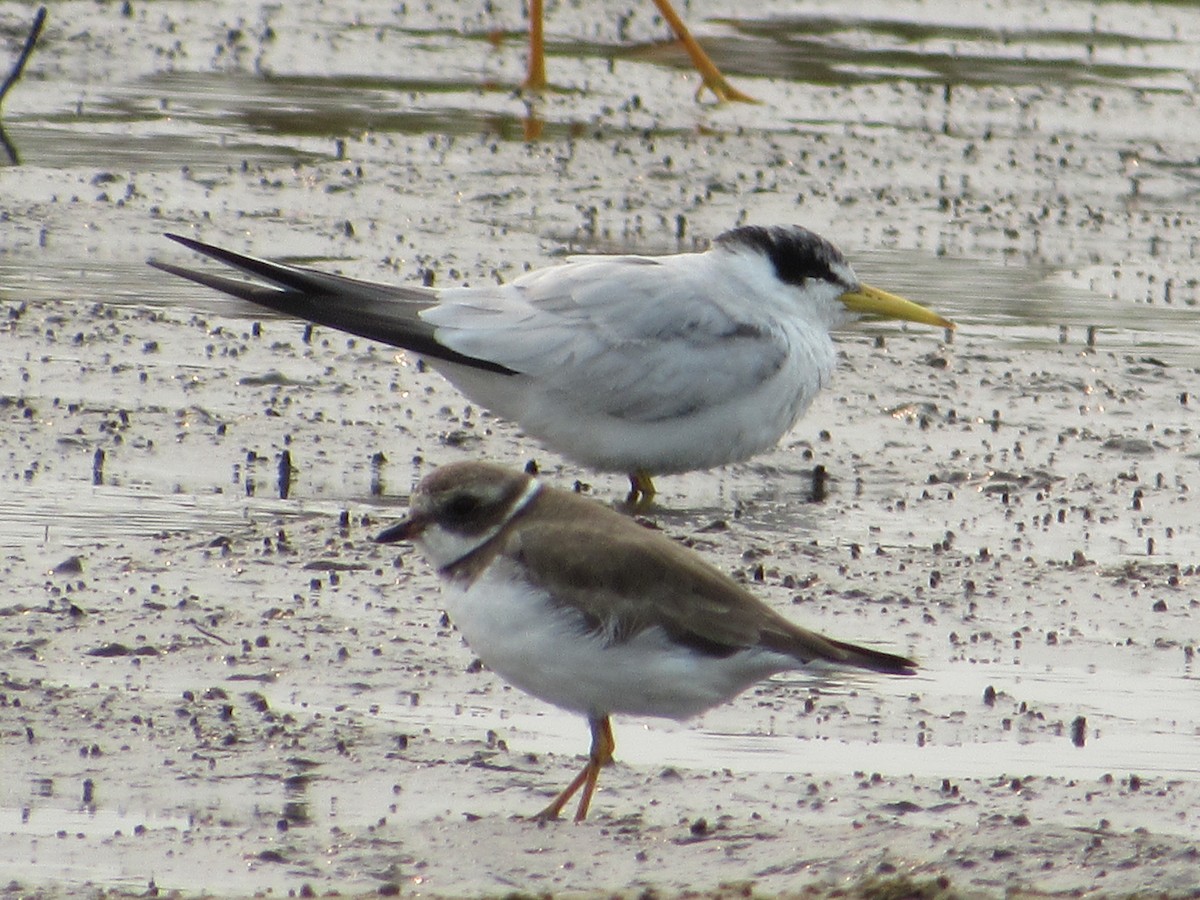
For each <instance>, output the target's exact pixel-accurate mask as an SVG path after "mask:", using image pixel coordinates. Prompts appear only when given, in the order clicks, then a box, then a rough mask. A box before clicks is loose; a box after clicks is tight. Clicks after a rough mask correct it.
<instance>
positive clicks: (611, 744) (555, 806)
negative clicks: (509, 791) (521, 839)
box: [534, 716, 617, 822]
mask: <svg viewBox="0 0 1200 900" xmlns="http://www.w3.org/2000/svg"><path fill="white" fill-rule="evenodd" d="M588 725H589V726H591V729H592V752H591V754H590V755H589V756H588V761H587V765H586V766H584V767H583V771H582V772H580V773H579V774H578V775H576V776H575V778H574V779H572V781H571V783H570V784H568V785H567V786H566V787H565V788H563V790H562V793H560V794H559V795H558V796H557V797H555V798H554V801H553V802H552V803H551V804H550V805H549V806H547V807H546V808H545V809H543V810H542V811H541V812H540V813H538V814H537V815H535V816H534V818H535V819H537V820H539V821H543V822H544V821H546V820H548V819H557V818H558V816H559V814H560V813H561V812H562V810H563V807H564V806H566V805H567V803H568V801H570V799H571V798H572V797H573V796H575V792H576V791H578V790H579V789H580V788H583V793H582V794H581V795H580V797H579V806H578V807H577V808H576V810H575V821H576V822H582V821H583V820H584V819H586V818H587V814H588V807H589V806H591V804H592V795H593V794H594V793H595V792H596V780H597V779H598V778H599V777H600V770H601V769H602V768H603V767H604V766H607V765H608V764H609V763H611V762H612V759H613V750H615V749H616V747H617V742H616V741H615V740H614V739H613V733H612V722H611V721H609V718H608V716H601V717H600V718H595V717H592V716H589V717H588Z"/></svg>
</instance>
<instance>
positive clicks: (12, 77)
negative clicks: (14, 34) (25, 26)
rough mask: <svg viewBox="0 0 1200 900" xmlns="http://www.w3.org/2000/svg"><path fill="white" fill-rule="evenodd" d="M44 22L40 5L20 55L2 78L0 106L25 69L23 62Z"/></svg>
mask: <svg viewBox="0 0 1200 900" xmlns="http://www.w3.org/2000/svg"><path fill="white" fill-rule="evenodd" d="M45 24H46V7H44V6H43V7H41V8H40V9H38V11H37V15H36V16H34V17H33V27H32V28H30V29H29V37H27V38H25V46H24V47H22V48H21V55H20V56H18V57H17V62H16V64H15V65H14V66H13V67H12V71H11V72H9V73H8V77H7V78H5V79H4V84H3V85H0V106H3V105H4V97H5V96H6V95H7V94H8V92H9V90H10V89H11V88H12V86H13V85H14V84H16V83H17V79H18V78H20V77H21V73H22V72H23V71H25V63H26V62H27V61H28V60H29V54H31V53H32V52H33V45H34V44H36V43H37V39H38V38H39V37H41V35H42V26H43V25H45Z"/></svg>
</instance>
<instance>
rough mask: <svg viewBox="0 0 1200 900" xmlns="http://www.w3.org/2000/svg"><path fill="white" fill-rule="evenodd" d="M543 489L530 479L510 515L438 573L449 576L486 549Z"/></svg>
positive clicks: (518, 496) (441, 567)
mask: <svg viewBox="0 0 1200 900" xmlns="http://www.w3.org/2000/svg"><path fill="white" fill-rule="evenodd" d="M541 489H542V485H541V483H540V482H539V481H538V480H537V479H536V478H530V479H529V483H528V484H527V485H525V490H523V491H521V493H520V494H519V495H517V499H516V500H515V501H514V502H513V505H512V509H511V510H509V513H508V515H507V516H505V517H504V518H503V519H501V520H500V521H499V522H497V523H496V524H495V525H493V526H492V527H491V528H489V529H488V530H487V531H485V532H483V533H482V534H481V535H479V539H478V540H477V541H475V542H474V544H472V546H471V548H470V549H469V550H467V551H466V552H465V553H463V554H462V555H461V556H458V557H456V558H455V559H453V560H451V561H450V562H448V563H446V564H445V565H443V566H439V567H438V571H439V572H441V573H442V574H449V573H450V570H451V569H453V568H454V567H455V566H458V565H459V564H460V563H462V562H464V561H465V560H466V559H467V558H468V557H469V556H471V554H472V553H475V552H476V551H477V550H479V549H481V548H482V547H486V546H487V545H488V543H490V542H491V540H492V538H494V537H495V536H496V535H498V534H499V533H500V530H501V529H502V528H504V526H505V525H507V524H508V523H509V522H511V521H512V520H513V519H515V518H516V517H517V516H519V515H520V514H521V513H522V512H524V511H525V507H527V506H528V505H529V504H530V503H532V502H533V498H534V497H536V496H537V495H538V491H540V490H541Z"/></svg>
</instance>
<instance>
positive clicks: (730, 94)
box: [539, 0, 758, 103]
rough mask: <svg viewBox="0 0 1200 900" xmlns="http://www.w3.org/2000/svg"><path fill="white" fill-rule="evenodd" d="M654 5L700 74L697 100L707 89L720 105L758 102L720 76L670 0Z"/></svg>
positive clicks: (660, 0) (655, 2)
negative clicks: (734, 102) (733, 102)
mask: <svg viewBox="0 0 1200 900" xmlns="http://www.w3.org/2000/svg"><path fill="white" fill-rule="evenodd" d="M539 5H540V4H539ZM654 5H655V6H657V7H658V11H659V12H660V13H662V17H663V18H664V19H666V20H667V24H668V25H670V26H671V30H672V31H674V32H675V37H677V38H679V42H680V43H681V44H683V49H685V50H686V51H687V53H688V56H690V57H691V58H692V65H693V66H695V67H696V71H697V72H699V73H700V77H701V79H702V80H701V82H700V87H699V88H698V89H697V90H696V99H697V100H699V99H700V95H701V94H703V93H704V89H705V88H708V90H710V91H712V92H713V95H714V96H715V97H716V98H717V99H718V100H720V101H721V102H722V103H728V102H730V101H733V100H736V101H738V102H739V103H757V102H758V101H757V100H755V99H754V98H753V97H751V96H750V95H749V94H744V93H742V92H741V91H739V90H738V89H737V88H735V87H734V86H733V85H732V84H730V83H729V82H728V81H727V80H726V79H725V76H724V75H722V74H721V70H720V69H718V68H717V67H716V64H715V63H713V61H712V60H711V59H710V58H709V56H708V54H707V53H705V52H704V48H703V47H701V46H700V45H699V44H698V43H696V39H695V38H694V37H692V33H691V32H690V31H688V29H687V26H686V25H684V24H683V19H681V18H679V13H677V12H675V8H674V7H673V6H671V3H670V0H654Z"/></svg>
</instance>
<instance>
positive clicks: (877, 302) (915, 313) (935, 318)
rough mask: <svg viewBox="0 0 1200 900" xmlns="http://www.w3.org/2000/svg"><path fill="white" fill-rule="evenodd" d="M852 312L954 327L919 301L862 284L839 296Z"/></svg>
mask: <svg viewBox="0 0 1200 900" xmlns="http://www.w3.org/2000/svg"><path fill="white" fill-rule="evenodd" d="M838 299H840V300H841V301H842V303H844V304H845V305H846V308H847V309H848V310H850V311H851V312H856V313H860V314H861V315H864V316H882V317H883V318H885V319H904V320H905V321H908V322H920V323H921V324H922V325H936V326H938V327H939V328H953V327H954V323H953V322H951V321H950V320H949V319H944V318H942V317H941V316H939V315H938V314H937V313H935V312H934V311H933V310H932V309H926V308H925V307H924V306H922V305H921V304H919V303H913V302H912V301H911V300H905V299H904V298H903V297H898V296H897V295H895V294H889V293H888V292H887V291H881V290H879V288H873V287H869V286H868V285H865V284H860V285H859V286H858V290H857V291H846V293H844V294H842V296H841V297H840V298H838Z"/></svg>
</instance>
